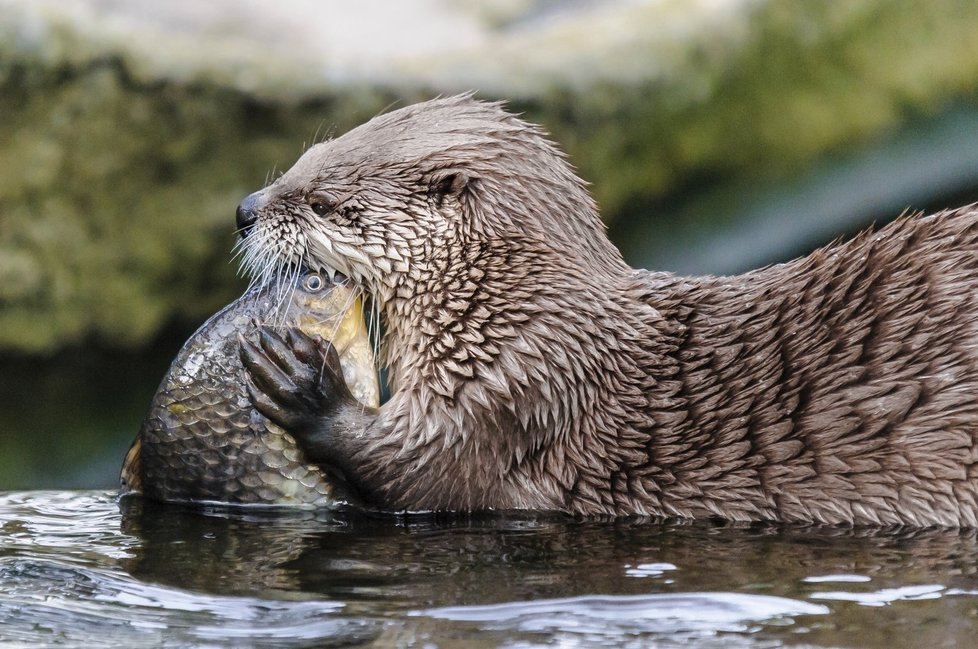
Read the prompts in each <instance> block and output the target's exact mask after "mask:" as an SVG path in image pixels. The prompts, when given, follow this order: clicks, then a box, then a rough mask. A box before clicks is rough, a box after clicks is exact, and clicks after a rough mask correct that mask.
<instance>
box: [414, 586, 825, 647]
mask: <svg viewBox="0 0 978 649" xmlns="http://www.w3.org/2000/svg"><path fill="white" fill-rule="evenodd" d="M828 613H829V609H828V608H827V607H825V606H821V605H818V604H811V603H809V602H803V601H798V600H794V599H788V598H785V597H774V596H770V595H750V594H743V593H724V592H716V593H681V594H678V593H657V594H651V595H587V596H582V597H568V598H561V599H543V600H535V601H524V602H506V603H502V604H490V605H486V606H453V607H442V608H433V609H427V610H423V611H415V612H412V613H411V615H415V616H428V617H432V618H436V619H443V620H452V621H455V622H479V623H482V624H483V625H484V626H485V628H489V629H511V630H516V631H520V632H524V633H541V632H546V633H556V632H571V633H576V634H586V635H588V636H607V637H620V636H621V634H634V633H656V634H665V633H683V632H697V633H702V634H712V633H717V632H744V631H748V630H750V627H751V625H752V623H757V622H785V621H787V620H788V619H789V618H791V617H793V616H797V615H826V614H828Z"/></svg>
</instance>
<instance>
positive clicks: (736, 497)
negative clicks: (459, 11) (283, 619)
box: [245, 97, 978, 526]
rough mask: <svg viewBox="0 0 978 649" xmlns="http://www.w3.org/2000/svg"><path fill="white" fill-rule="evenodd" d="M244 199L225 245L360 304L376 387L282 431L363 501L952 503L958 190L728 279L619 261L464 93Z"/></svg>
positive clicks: (825, 510)
mask: <svg viewBox="0 0 978 649" xmlns="http://www.w3.org/2000/svg"><path fill="white" fill-rule="evenodd" d="M258 198H259V199H260V200H257V201H255V202H254V204H255V210H256V218H257V220H256V222H255V224H254V226H253V228H252V231H250V232H249V236H248V238H247V239H246V241H245V247H246V248H247V247H248V246H249V245H251V246H253V247H254V248H255V249H256V252H254V253H253V254H256V255H257V254H259V253H261V254H262V255H265V258H266V259H272V260H274V261H275V263H277V264H285V263H288V262H295V261H300V260H301V261H304V262H306V263H309V264H310V265H313V266H323V265H325V266H328V267H331V268H335V269H338V270H340V271H342V272H343V273H345V274H347V275H349V276H351V277H352V278H353V279H354V280H355V281H357V282H359V283H360V284H361V285H362V286H363V287H364V288H365V290H366V291H367V292H368V293H369V294H370V295H372V296H373V299H374V300H375V302H376V304H377V306H378V308H379V309H380V312H381V314H382V317H383V321H384V323H385V326H386V332H387V335H386V340H385V343H386V347H385V350H386V362H387V364H388V366H389V368H390V374H391V378H392V383H393V387H394V388H395V392H394V394H393V396H392V398H391V399H390V401H389V402H388V403H387V404H385V405H384V406H383V407H382V408H381V409H380V410H379V411H376V412H364V411H363V410H362V409H360V410H357V411H354V410H353V409H351V408H346V407H343V406H342V399H340V400H339V402H338V403H339V405H337V403H333V404H329V403H326V404H324V405H323V406H322V407H321V408H320V409H319V411H317V412H312V413H311V414H310V416H309V417H307V418H306V419H303V420H302V421H305V422H306V423H305V424H294V428H295V430H294V431H293V432H294V434H295V435H296V437H297V439H298V440H299V443H300V446H302V447H303V448H304V450H305V451H306V452H307V454H308V455H309V456H310V457H311V458H313V459H314V460H315V461H319V462H322V463H326V464H335V465H338V466H340V467H341V468H343V469H344V470H345V471H346V472H347V473H348V474H350V477H351V480H353V481H355V482H356V483H357V484H358V486H359V488H360V489H361V490H362V491H363V493H364V495H365V497H367V498H368V499H370V500H372V501H373V502H375V503H376V504H378V505H380V506H383V507H388V508H404V509H451V510H472V509H485V508H528V509H549V510H561V511H567V512H573V513H578V514H584V515H591V514H614V515H629V514H652V515H664V516H682V517H711V516H715V517H720V518H724V519H731V520H744V521H747V520H781V521H801V522H809V521H816V522H826V523H857V524H859V523H861V524H911V525H921V526H923V525H950V526H955V525H968V526H975V525H978V501H976V497H978V476H976V474H978V444H976V442H978V401H976V393H978V346H976V341H978V331H976V328H978V303H976V295H975V292H976V288H978V279H976V270H978V268H976V267H978V255H976V253H978V213H976V212H975V210H974V209H972V208H966V209H963V210H959V211H956V212H948V213H943V214H939V215H936V216H931V217H926V218H921V217H906V218H901V219H899V220H897V221H896V222H894V223H892V224H890V225H888V226H886V227H884V228H882V229H881V230H880V231H879V232H875V233H872V232H871V233H865V234H862V235H860V236H859V237H857V238H856V239H854V240H852V241H849V242H846V243H841V244H835V245H832V246H829V247H827V248H825V249H822V250H819V251H816V252H815V253H813V254H811V255H809V256H808V257H805V258H802V259H799V260H796V261H793V262H790V263H787V264H782V265H778V266H773V267H770V268H766V269H763V270H759V271H755V272H751V273H747V274H745V275H741V276H736V277H677V276H674V275H670V274H666V273H655V272H648V271H643V270H634V269H631V268H629V267H628V266H627V265H626V264H625V263H624V262H623V260H622V258H621V256H620V254H619V253H618V251H617V250H616V249H615V248H614V246H613V245H612V244H611V243H610V242H609V241H608V239H607V237H606V236H605V232H604V227H603V225H602V224H601V221H600V219H599V217H598V214H597V210H596V208H595V206H594V204H593V201H592V199H591V198H590V196H589V194H588V193H587V191H586V189H585V187H584V184H583V183H582V181H580V180H579V179H578V178H577V177H576V176H575V175H574V173H573V171H572V170H571V168H570V166H569V165H568V164H567V163H566V161H565V160H564V158H563V156H562V155H561V154H560V153H559V152H558V151H557V150H556V149H555V147H554V146H553V145H552V144H550V143H549V142H548V141H547V140H546V139H545V138H544V137H543V135H542V133H541V132H540V130H539V129H538V128H537V127H535V126H533V125H530V124H528V123H525V122H523V121H521V120H519V119H518V118H516V117H515V116H513V115H511V114H509V113H507V112H505V111H504V110H503V109H502V108H501V107H500V106H499V105H497V104H486V103H481V102H477V101H475V100H472V99H471V98H469V97H456V98H449V99H441V100H435V101H432V102H426V103H423V104H418V105H415V106H409V107H407V108H404V109H401V110H398V111H394V112H392V113H389V114H386V115H382V116H380V117H378V118H375V119H374V120H371V121H370V122H368V123H366V124H364V125H363V126H360V127H359V128H357V129H354V130H353V131H350V132H349V133H347V134H346V135H344V136H342V137H340V138H338V139H336V140H331V141H328V142H324V143H322V144H319V145H316V146H314V147H312V148H311V149H310V150H309V151H308V152H307V153H306V154H304V155H303V156H302V158H301V159H300V160H299V161H298V162H297V163H296V165H295V166H294V167H293V168H292V169H290V170H289V171H288V172H286V173H285V174H284V175H283V176H282V177H281V178H279V179H278V180H277V181H276V182H274V183H273V184H272V185H270V186H269V187H267V188H265V189H264V190H262V192H261V193H260V194H259V195H258ZM317 201H318V202H320V204H323V201H326V204H328V206H329V207H330V211H329V213H328V214H325V215H324V216H320V215H317V214H315V213H314V212H313V211H312V210H311V209H310V206H311V205H312V204H313V203H314V202H317ZM258 248H260V250H257V249H258ZM300 356H301V354H300ZM300 361H301V359H300ZM300 361H296V362H297V363H298V364H297V365H295V367H299V366H300V365H301V364H302V363H301V362H300ZM291 362H292V361H291V360H290V361H288V362H284V363H283V367H284V368H286V369H288V368H289V367H292V365H290V363H291ZM307 364H313V363H312V361H309V362H307ZM320 365H321V361H320ZM301 387H302V386H301V385H300V386H299V388H301ZM320 388H321V386H320V387H316V386H307V387H306V388H304V389H306V390H307V391H308V390H316V389H320ZM266 392H268V394H266V395H265V396H264V397H262V398H261V400H264V401H266V402H267V403H269V404H275V403H278V404H279V410H280V411H281V410H282V403H285V402H286V400H285V397H283V395H282V394H275V393H274V392H275V390H272V389H268V390H266ZM286 396H287V395H286ZM256 405H258V407H259V408H261V405H260V404H256ZM271 409H273V410H274V409H275V408H274V406H272V407H271Z"/></svg>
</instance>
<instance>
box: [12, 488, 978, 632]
mask: <svg viewBox="0 0 978 649" xmlns="http://www.w3.org/2000/svg"><path fill="white" fill-rule="evenodd" d="M976 557H978V540H976V535H975V533H974V532H959V531H950V530H918V531H907V530H845V529H838V528H825V527H790V526H772V525H753V526H732V525H721V524H716V523H709V522H702V523H695V524H679V523H662V522H654V521H638V520H625V521H603V522H596V521H575V520H572V519H566V518H562V517H550V516H535V515H513V514H508V515H507V514H503V515H495V516H477V517H466V518H444V517H434V516H389V517H366V516H363V515H354V514H350V513H343V512H339V513H335V514H326V513H320V514H313V513H309V512H306V513H297V512H293V513H282V512H273V511H267V510H250V511H248V510H246V511H242V510H236V511H229V510H223V509H218V508H211V509H205V510H193V509H188V508H183V507H172V506H166V507H165V506H159V505H152V504H149V503H144V502H142V501H139V500H133V501H124V502H123V503H121V505H120V503H119V502H118V499H117V498H116V497H115V495H114V494H111V493H108V492H93V491H74V492H43V491H33V492H10V493H6V494H0V645H2V646H5V647H7V646H12V647H17V646H24V647H36V646H69V647H94V646H98V647H133V648H135V647H157V646H173V647H251V646H253V647H330V646H337V647H338V646H376V647H386V646H404V647H495V646H504V647H535V646H560V647H592V646H599V645H608V646H624V647H648V646H654V647H678V646H692V647H737V648H761V647H763V648H770V647H798V648H802V647H879V648H881V649H882V648H884V647H886V648H893V647H928V648H929V649H930V648H937V647H954V646H961V647H966V646H973V643H974V641H975V634H976V631H978V617H976V615H978V558H976Z"/></svg>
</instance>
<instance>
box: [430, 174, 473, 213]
mask: <svg viewBox="0 0 978 649" xmlns="http://www.w3.org/2000/svg"><path fill="white" fill-rule="evenodd" d="M469 181H470V179H469V175H468V174H466V173H465V172H462V171H458V170H455V169H446V170H445V171H444V172H443V173H440V174H438V175H437V176H434V177H433V178H432V179H431V187H430V189H429V190H428V191H429V194H430V195H431V196H432V197H433V198H434V199H435V200H436V201H438V204H439V205H441V203H442V201H444V200H445V198H446V197H448V196H459V195H461V194H462V192H464V191H465V190H466V189H467V188H468V186H469Z"/></svg>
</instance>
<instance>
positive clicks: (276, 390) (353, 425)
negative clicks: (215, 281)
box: [241, 326, 378, 497]
mask: <svg viewBox="0 0 978 649" xmlns="http://www.w3.org/2000/svg"><path fill="white" fill-rule="evenodd" d="M241 361H242V363H243V364H244V366H245V367H246V368H247V369H248V373H249V383H248V392H249V394H250V396H251V400H252V403H253V404H254V405H255V408H256V409H257V410H258V411H259V412H260V413H261V414H262V415H264V416H265V417H267V418H268V419H269V420H271V421H272V422H273V423H275V424H277V425H279V426H281V427H282V428H284V429H285V430H287V431H288V432H289V433H291V434H292V436H293V437H294V438H295V440H296V443H297V444H298V446H299V448H300V449H302V452H303V454H304V455H305V457H306V460H308V461H309V462H311V463H313V464H316V465H319V466H325V467H328V468H330V469H333V470H339V471H340V472H341V473H343V474H344V476H345V477H346V478H347V479H348V480H350V481H351V484H354V485H355V486H357V487H358V488H359V489H360V490H361V491H366V492H369V491H371V489H369V487H368V486H367V485H357V484H356V482H357V475H358V471H357V467H356V466H355V462H354V459H353V458H354V456H355V453H356V450H357V449H356V448H355V444H356V440H357V439H358V438H360V437H362V434H363V432H364V431H366V430H367V429H368V428H370V427H371V425H372V424H373V423H374V422H375V421H376V419H377V415H378V411H377V409H375V408H369V407H367V406H364V405H363V404H362V403H360V402H359V401H357V399H356V397H354V396H353V394H352V393H351V392H350V389H349V388H348V387H347V385H346V381H345V380H344V378H343V369H342V367H341V365H340V357H339V354H338V353H337V352H336V349H335V348H334V347H333V345H332V344H330V343H329V342H327V341H324V340H323V339H321V338H319V337H318V336H317V337H315V338H312V337H310V336H308V335H306V334H305V333H303V332H302V331H301V330H299V329H297V328H295V327H290V328H289V329H288V330H287V331H286V333H285V336H284V337H283V336H281V335H280V334H278V333H276V332H275V331H273V330H272V329H271V328H269V327H267V326H263V327H261V328H260V330H259V335H258V340H257V341H255V342H252V341H249V340H246V339H244V338H242V339H241ZM362 495H364V496H365V497H366V496H369V493H364V494H362Z"/></svg>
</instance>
